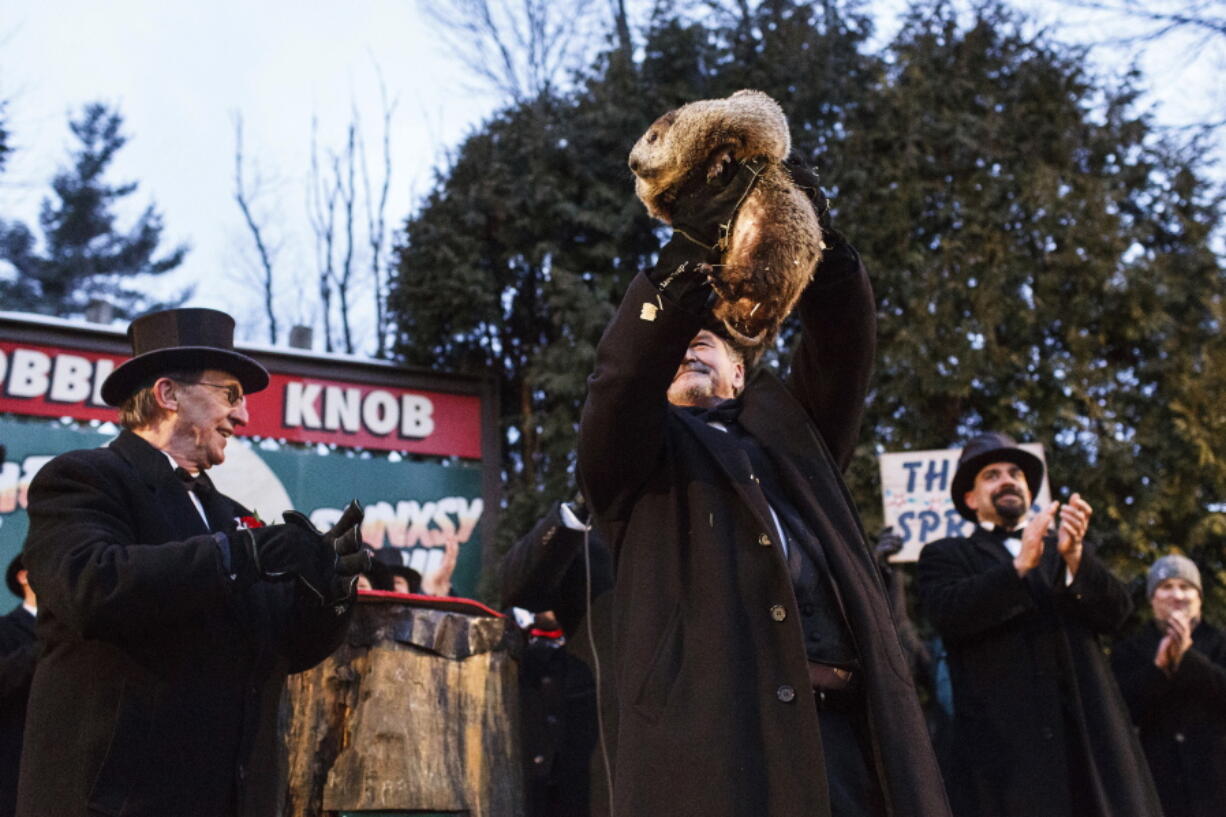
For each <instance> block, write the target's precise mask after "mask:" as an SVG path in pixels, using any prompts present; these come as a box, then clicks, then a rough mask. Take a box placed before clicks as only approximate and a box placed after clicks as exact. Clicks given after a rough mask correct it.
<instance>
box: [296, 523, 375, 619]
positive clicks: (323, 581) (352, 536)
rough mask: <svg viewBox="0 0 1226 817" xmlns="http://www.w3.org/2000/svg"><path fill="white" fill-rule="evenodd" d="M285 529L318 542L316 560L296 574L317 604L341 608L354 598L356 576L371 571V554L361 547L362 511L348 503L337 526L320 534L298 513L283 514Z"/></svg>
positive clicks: (309, 562) (308, 563)
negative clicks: (316, 598)
mask: <svg viewBox="0 0 1226 817" xmlns="http://www.w3.org/2000/svg"><path fill="white" fill-rule="evenodd" d="M282 516H284V518H285V521H286V523H287V526H293V527H295V528H297V529H298V530H300V531H302V532H303V533H305V534H307V535H308V536H312V537H315V538H316V540H317V541H318V542H319V545H318V546H317V548H316V558H315V559H314V560H310V561H308V562H307V564H305V565H304V566H303V567H304V569H303V570H300V571H296V572H295V575H296V576H297V577H298V580H299V581H301V582H302V584H303V585H304V586H305V587H306V588H307V589H308V590H310V591H311V592H312V593H314V594H315V595H316V596H318V597H319V601H320V604H324V605H326V604H334V605H343V604H345V603H346V602H348V601H349V600H351V599H352V598H353V596H354V588H355V587H356V585H357V583H358V574H359V573H363V572H366V571H368V570H370V568H371V556H370V552H369V551H368V550H366V549H365V548H363V547H362V530H361V528H362V519H363V518H364V517H365V512H364V511H363V510H362V506H361V505H360V504H358V501H357V500H356V499H355V500H353V501H351V502H350V503H349V504H348V505H347V506H346V507H345V510H344V512H342V513H341V518H340V519H338V520H337V521H336V524H335V525H333V526H332V527H331V528H329V529H328V530H327V532H326V533H320V532H319V529H318V528H316V527H315V526H314V525H312V524H311V520H309V519H307V518H306V517H305V516H303V515H302V514H301V513H299V512H298V511H286V512H285V513H284V514H282Z"/></svg>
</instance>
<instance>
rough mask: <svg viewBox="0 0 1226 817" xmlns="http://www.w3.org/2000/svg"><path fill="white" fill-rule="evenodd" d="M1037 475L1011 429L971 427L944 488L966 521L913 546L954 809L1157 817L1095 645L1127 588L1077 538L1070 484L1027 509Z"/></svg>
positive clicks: (1124, 603) (1082, 529) (1031, 816)
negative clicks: (933, 645)
mask: <svg viewBox="0 0 1226 817" xmlns="http://www.w3.org/2000/svg"><path fill="white" fill-rule="evenodd" d="M1042 482H1043V463H1042V461H1041V460H1039V458H1038V457H1035V456H1034V455H1033V454H1030V453H1029V452H1027V451H1025V450H1023V449H1021V448H1019V447H1018V446H1017V443H1015V442H1014V441H1013V439H1012V438H1011V437H1009V436H1008V435H1006V434H1001V433H997V432H989V433H985V434H981V435H979V436H978V437H975V438H974V439H972V440H971V441H970V442H969V443H967V445H966V447H965V448H963V449H962V455H961V458H960V459H959V460H958V468H957V471H956V472H955V473H954V479H953V483H952V486H951V492H952V494H953V501H954V506H955V507H956V508H957V509H958V512H959V513H961V514H962V516H963V517H964V518H965V519H967V520H969V521H971V522H974V523H975V530H974V532H973V533H972V534H971V535H970V536H969V537H950V538H947V539H942V540H940V541H937V542H933V543H931V544H929V545H927V546H926V547H925V548H924V549H923V550H922V551H921V552H920V559H919V571H918V574H917V579H918V585H919V594H920V599H921V602H922V604H923V607H924V608H925V611H926V612H927V614H928V616H929V618H930V619H931V621H932V623H933V625H934V626H935V627H936V629H937V632H939V633H940V635H941V637H942V638H943V639H944V641H945V645H946V648H947V650H948V656H949V673H950V680H951V682H952V685H953V693H954V718H953V720H954V748H953V758H952V761H951V763H952V767H951V768H950V769H949V770H948V772H947V779H946V784H947V786H948V788H949V792H950V799H951V801H952V805H953V807H954V814H955V815H961V817H975V816H976V815H994V817H1035V815H1040V814H1041V815H1044V817H1108V815H1110V817H1122V816H1123V815H1135V816H1136V817H1142V815H1154V814H1160V813H1161V810H1160V808H1159V806H1158V803H1157V795H1156V794H1155V793H1154V787H1153V783H1152V781H1151V779H1150V775H1149V771H1148V769H1147V768H1146V764H1145V760H1144V757H1143V755H1142V754H1141V749H1140V745H1139V744H1138V742H1137V739H1136V737H1135V735H1134V734H1133V732H1132V728H1131V724H1130V722H1129V719H1128V712H1127V710H1126V708H1125V706H1124V703H1123V700H1122V699H1121V697H1120V692H1119V689H1118V687H1117V686H1116V685H1115V683H1114V681H1113V680H1112V678H1111V674H1110V670H1109V669H1108V668H1107V666H1106V663H1105V661H1104V660H1103V654H1102V651H1101V650H1100V649H1099V645H1098V642H1097V638H1098V636H1099V635H1102V634H1107V633H1112V632H1115V631H1116V630H1118V629H1119V628H1120V626H1122V625H1123V623H1124V621H1125V619H1127V617H1128V614H1129V613H1130V612H1131V610H1132V603H1131V601H1130V600H1129V597H1128V591H1127V589H1126V588H1125V587H1124V585H1123V583H1121V582H1120V581H1119V579H1117V578H1115V576H1113V575H1112V574H1111V573H1110V571H1108V569H1107V567H1106V565H1104V564H1103V563H1102V562H1101V561H1100V560H1099V559H1098V558H1097V557H1096V556H1095V555H1094V550H1093V547H1092V546H1091V545H1090V544H1089V543H1087V542H1086V530H1087V528H1088V527H1089V522H1090V516H1091V513H1092V509H1091V508H1090V505H1089V503H1088V502H1086V501H1085V500H1084V499H1082V497H1081V495H1080V494H1076V493H1074V494H1073V495H1072V496H1071V497H1069V500H1068V501H1067V502H1065V503H1063V504H1061V503H1060V502H1052V503H1050V504H1048V505H1047V506H1046V507H1044V508H1039V509H1037V512H1036V513H1034V514H1033V515H1031V498H1032V497H1033V496H1034V494H1035V493H1036V492H1037V491H1038V489H1039V486H1040V485H1041V484H1042Z"/></svg>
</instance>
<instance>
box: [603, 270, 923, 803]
mask: <svg viewBox="0 0 1226 817" xmlns="http://www.w3.org/2000/svg"><path fill="white" fill-rule="evenodd" d="M797 311H798V313H799V317H800V319H801V323H802V326H803V330H804V331H803V335H802V338H801V343H800V347H799V349H798V351H797V353H796V356H795V359H794V361H793V364H792V369H791V371H790V373H789V377H788V381H787V383H786V384H785V383H782V382H780V381H779V379H778V378H776V377H774V376H773V375H771V374H770V373H769V372H760V373H759V374H758V375H757V376H756V377H755V378H754V379H753V380H752V381H751V382H750V383H749V385H748V386H747V387H746V389H745V392H744V395H743V398H742V403H743V408H742V411H741V415H740V424H741V426H742V427H743V428H744V429H745V430H746V431H747V432H749V433H750V434H752V435H753V437H754V438H755V439H756V440H757V441H758V443H759V444H760V445H761V446H762V448H763V450H764V451H765V452H766V454H767V455H768V456H769V457H770V458H771V459H772V461H773V465H774V466H775V469H776V471H777V475H778V478H779V480H780V482H781V484H783V485H784V486H786V489H787V490H788V492H789V499H790V500H791V501H792V503H793V504H794V506H795V507H796V509H797V512H798V513H800V514H802V515H803V517H804V520H805V522H806V524H807V525H808V526H809V528H810V529H811V530H812V531H813V532H814V533H815V535H817V536H818V538H819V539H820V540H821V542H822V546H823V548H824V550H825V553H826V556H827V558H828V561H829V564H830V569H831V573H832V580H833V584H834V585H835V587H836V588H837V590H838V592H839V594H840V600H841V604H842V608H843V609H844V610H845V611H846V613H847V617H848V624H849V626H850V627H851V630H852V633H853V636H854V637H855V639H856V645H857V648H858V652H859V657H860V661H861V665H862V666H863V667H864V696H865V700H866V709H867V711H868V716H869V719H870V721H871V725H872V731H873V736H874V746H873V753H874V757H873V759H872V761H873V763H872V767H873V768H876V769H877V770H878V772H879V775H880V778H881V784H882V788H883V789H884V793H885V796H886V799H887V801H888V802H889V804H890V808H891V811H890V813H891V814H892V815H895V817H937V816H939V815H945V814H947V804H946V801H945V794H944V791H943V790H942V786H941V777H940V772H939V771H938V769H937V765H936V761H935V759H934V757H933V754H932V749H931V745H930V744H929V742H928V733H927V729H926V726H925V724H924V720H923V717H922V715H921V712H920V708H919V704H918V701H917V698H916V694H915V689H914V686H913V685H912V682H911V676H910V672H909V671H908V668H907V664H906V661H905V660H904V658H903V655H902V651H901V649H900V647H899V643H898V636H897V633H896V632H895V629H894V623H893V619H892V618H891V615H890V609H889V602H888V601H887V599H886V597H885V593H884V590H883V588H882V585H881V579H880V576H879V575H878V572H877V569H876V566H875V564H874V562H873V559H872V556H871V555H870V553H869V551H868V548H867V546H866V543H865V539H864V534H863V531H862V530H861V527H860V523H859V518H858V515H857V513H856V510H855V507H854V505H853V504H852V501H851V497H850V495H849V493H848V491H847V488H846V487H845V486H844V484H843V481H842V477H841V471H842V468H843V467H845V466H846V464H847V462H848V461H849V460H850V458H851V454H852V450H853V448H854V445H855V440H856V437H857V433H858V429H859V422H860V416H861V414H862V412H863V404H864V396H865V393H866V391H867V387H868V378H869V373H870V371H871V368H872V359H873V349H874V343H875V338H874V327H875V313H874V306H873V298H872V290H871V288H870V286H869V282H868V275H867V273H866V272H865V270H864V268H863V266H862V265H861V264H860V263H859V259H858V257H857V256H856V255H855V253H854V251H852V250H850V249H845V250H844V251H843V252H841V253H837V252H831V253H828V254H827V256H825V257H824V258H823V261H822V266H821V268H820V269H819V270H818V274H817V277H816V278H815V280H814V281H813V283H812V284H811V285H810V286H809V287H808V289H807V290H806V291H805V293H804V295H803V296H802V297H801V301H800V303H799V304H798V306H797ZM700 326H701V320H700V318H699V317H696V316H694V315H691V314H689V313H687V312H686V311H684V310H682V309H681V308H679V307H678V306H676V305H674V304H673V303H672V302H670V301H668V300H667V299H666V298H664V297H663V296H662V295H661V294H660V293H659V292H658V291H657V290H656V288H655V287H654V286H653V285H652V284H651V282H650V281H649V280H648V279H647V278H646V276H643V275H640V276H638V277H637V278H636V279H635V280H634V281H633V282H632V283H631V285H630V288H629V290H627V292H626V296H625V299H624V300H623V301H622V305H621V308H620V309H619V310H618V313H617V315H616V317H615V318H614V319H613V322H612V323H611V324H610V325H609V328H608V329H607V330H605V334H604V337H602V338H601V341H600V345H599V346H598V347H597V353H596V371H595V374H593V376H592V378H591V380H590V381H589V391H588V399H587V403H586V404H585V406H584V409H583V418H582V422H581V425H580V434H579V437H580V448H579V470H580V474H581V476H582V480H583V487H584V493H585V495H586V496H587V497H588V501H589V503H590V504H591V507H592V509H593V513H594V514H595V519H596V523H597V529H598V530H599V531H600V532H601V534H602V535H603V537H604V539H605V541H606V542H608V544H609V546H610V548H611V549H612V550H613V553H614V555H615V559H616V576H617V580H616V585H615V588H614V626H615V630H616V645H615V652H616V655H617V669H616V684H617V698H618V707H619V717H618V741H617V760H616V769H617V774H616V777H615V781H614V785H615V792H614V798H615V807H616V808H615V810H616V812H617V813H619V814H628V815H629V814H632V815H643V816H644V817H647V815H662V814H668V815H674V816H675V817H687V816H688V815H694V816H695V817H697V815H702V817H742V816H744V815H759V814H769V815H771V817H819V816H820V815H828V814H829V798H828V793H827V784H826V779H825V774H824V769H825V766H824V757H823V748H822V743H821V736H820V731H819V727H818V713H817V711H816V707H815V705H814V700H813V694H812V691H811V689H810V686H809V675H808V662H807V660H806V657H805V649H804V639H803V634H802V630H801V624H800V621H801V617H800V613H799V611H798V608H797V604H796V600H795V597H794V594H793V591H792V580H791V576H790V574H789V571H788V565H787V562H786V560H785V558H784V556H783V553H782V550H781V549H780V547H779V546H778V543H777V542H776V541H774V539H775V538H776V537H775V533H774V531H775V526H774V523H773V521H772V518H771V513H770V509H769V507H768V505H767V502H766V497H765V495H764V494H763V492H762V489H761V487H760V485H759V483H758V481H757V480H756V479H755V476H754V474H753V469H752V466H751V464H750V462H749V459H748V457H747V456H746V455H745V454H744V452H743V450H741V449H740V448H739V447H737V446H735V445H732V444H730V443H729V440H728V437H727V436H726V434H725V433H724V432H721V431H718V430H716V429H713V428H710V427H708V426H706V425H704V424H703V423H702V422H700V421H699V420H698V419H696V418H695V417H693V416H692V415H691V414H689V413H687V412H685V411H682V410H680V409H677V408H674V407H670V406H669V404H668V402H667V397H666V393H667V389H668V385H669V383H670V382H671V381H672V379H673V375H674V374H675V372H676V370H677V366H678V365H679V364H680V363H681V361H682V359H683V357H684V355H685V350H686V347H687V345H688V344H689V342H690V339H691V338H693V336H694V334H695V333H696V332H697V331H698V329H699V328H700Z"/></svg>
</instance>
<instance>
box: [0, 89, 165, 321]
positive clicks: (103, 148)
mask: <svg viewBox="0 0 1226 817" xmlns="http://www.w3.org/2000/svg"><path fill="white" fill-rule="evenodd" d="M122 124H123V118H122V117H121V116H120V114H119V113H118V111H114V110H111V109H110V108H108V107H107V106H106V105H104V104H102V103H92V104H89V105H86V106H85V108H84V110H83V111H82V113H81V115H80V117H79V118H77V119H74V120H72V121H70V122H69V128H70V130H71V131H72V133H73V136H75V137H76V139H77V141H78V143H79V145H78V146H77V147H76V148H75V149H74V150H72V151H71V153H70V159H71V165H70V167H68V168H67V169H63V170H61V171H60V172H58V173H57V174H56V175H55V178H54V179H52V182H51V189H52V192H53V194H54V197H49V198H45V199H43V203H42V209H41V211H40V213H39V219H38V220H39V227H40V229H41V231H42V238H43V241H42V244H43V246H42V248H41V250H40V249H39V247H38V246H37V243H38V242H37V241H36V239H35V237H34V234H33V233H32V232H31V230H30V229H29V228H28V227H27V226H26V225H25V224H23V223H21V222H8V223H5V222H0V259H2V260H4V261H7V262H8V263H9V264H11V265H12V267H13V269H14V270H15V273H16V277H15V278H14V279H13V280H11V281H0V298H3V300H4V303H5V306H6V308H8V309H19V310H24V311H29V312H41V313H45V314H50V315H57V316H59V317H77V316H81V315H83V314H84V312H85V308H86V307H87V306H88V305H89V303H90V301H92V300H94V299H104V300H107V301H109V302H110V303H111V304H112V305H113V306H114V307H115V315H116V316H117V317H121V318H130V317H133V316H134V315H138V314H140V313H142V312H145V311H149V310H152V309H157V308H162V307H164V306H166V305H167V304H162V303H156V302H154V301H152V300H151V299H149V298H148V297H147V296H146V295H145V294H144V293H143V292H142V291H141V289H140V287H139V284H140V283H141V281H140V278H139V276H151V275H162V274H164V273H167V272H169V271H171V270H173V269H174V268H175V267H177V266H179V264H181V263H182V261H183V258H184V256H185V255H186V254H187V247H186V246H182V245H181V246H179V247H176V248H174V249H172V250H171V251H170V252H169V253H167V254H166V255H163V256H161V257H157V258H155V257H154V256H155V254H156V253H157V252H158V247H159V244H160V243H161V237H162V229H163V225H162V217H161V215H159V214H158V212H157V210H156V209H155V208H154V206H153V205H152V204H150V205H149V206H148V207H146V208H145V210H144V212H142V213H141V215H140V216H139V218H137V220H136V223H135V224H134V225H133V226H132V227H131V228H130V229H128V230H123V229H121V228H119V227H118V226H117V225H116V216H115V214H114V212H113V209H114V207H115V206H116V205H117V204H118V203H119V202H120V201H121V200H123V199H124V198H125V197H127V196H130V195H131V194H133V193H134V192H136V187H137V185H136V183H135V182H127V183H124V184H119V185H113V184H110V183H109V182H107V181H106V180H105V178H104V175H105V173H106V170H107V167H108V166H109V165H110V163H111V161H112V160H113V159H114V158H115V154H116V153H117V152H118V151H119V150H120V148H122V147H123V146H124V144H125V143H126V142H127V137H126V136H124V135H123V134H122V133H121V131H120V128H121V126H122ZM187 294H188V293H182V294H181V295H179V296H178V297H177V298H176V299H175V301H174V302H175V303H181V302H182V301H183V300H184V299H185V298H186V297H187ZM171 305H173V304H171Z"/></svg>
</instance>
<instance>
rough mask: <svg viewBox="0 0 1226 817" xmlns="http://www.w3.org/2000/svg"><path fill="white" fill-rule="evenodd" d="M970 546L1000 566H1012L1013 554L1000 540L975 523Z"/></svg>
mask: <svg viewBox="0 0 1226 817" xmlns="http://www.w3.org/2000/svg"><path fill="white" fill-rule="evenodd" d="M971 544H973V545H974V546H975V547H976V548H978V549H979V550H980V551H982V552H983V553H985V554H986V555H987V556H988V557H990V558H991V559H992V560H993V561H996V562H1001V563H1002V564H1013V554H1012V553H1010V552H1009V549H1008V548H1007V547H1005V543H1004V542H1002V541H1000V538H999V537H997V536H996V535H994V534H992V533H991V532H989V531H986V530H984V529H983V528H981V527H979V523H978V522H976V523H975V530H974V532H973V533H971Z"/></svg>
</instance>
